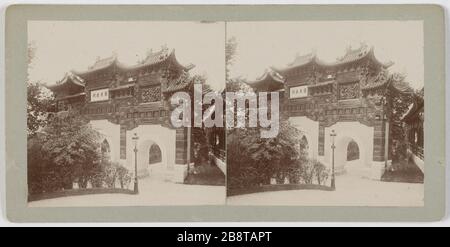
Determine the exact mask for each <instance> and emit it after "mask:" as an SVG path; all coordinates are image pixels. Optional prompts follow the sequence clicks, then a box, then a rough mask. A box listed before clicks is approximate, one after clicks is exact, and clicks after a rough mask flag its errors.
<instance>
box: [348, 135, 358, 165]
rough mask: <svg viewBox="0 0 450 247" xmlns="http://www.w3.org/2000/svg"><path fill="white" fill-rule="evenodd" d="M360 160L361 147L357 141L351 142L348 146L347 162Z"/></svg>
mask: <svg viewBox="0 0 450 247" xmlns="http://www.w3.org/2000/svg"><path fill="white" fill-rule="evenodd" d="M353 160H359V146H358V143H356V142H355V140H353V139H352V140H351V141H350V142H349V143H348V145H347V161H353Z"/></svg>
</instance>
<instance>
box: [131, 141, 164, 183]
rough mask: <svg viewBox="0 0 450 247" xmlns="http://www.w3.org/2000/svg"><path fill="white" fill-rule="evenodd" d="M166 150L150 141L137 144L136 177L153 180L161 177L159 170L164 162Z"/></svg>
mask: <svg viewBox="0 0 450 247" xmlns="http://www.w3.org/2000/svg"><path fill="white" fill-rule="evenodd" d="M165 152H166V150H164V148H163V146H160V145H159V143H157V142H155V141H154V140H152V139H146V140H143V141H142V142H140V143H139V144H138V153H137V155H138V176H139V177H148V176H149V175H150V176H151V177H153V178H155V177H158V176H160V175H161V176H162V174H159V173H161V170H162V169H163V164H164V162H165V159H164V155H165Z"/></svg>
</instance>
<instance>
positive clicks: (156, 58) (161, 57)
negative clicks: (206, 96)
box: [72, 47, 195, 77]
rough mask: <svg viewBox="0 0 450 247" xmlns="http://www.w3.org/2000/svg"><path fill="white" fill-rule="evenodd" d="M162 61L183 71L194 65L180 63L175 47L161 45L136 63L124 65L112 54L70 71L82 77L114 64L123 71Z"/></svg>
mask: <svg viewBox="0 0 450 247" xmlns="http://www.w3.org/2000/svg"><path fill="white" fill-rule="evenodd" d="M164 62H172V63H173V64H174V65H175V66H177V67H179V68H180V69H182V70H184V71H188V70H190V69H192V68H194V67H195V66H194V65H192V64H189V65H186V66H185V65H182V64H180V63H179V62H178V60H177V59H176V56H175V49H172V50H169V49H168V48H167V47H163V48H161V50H159V51H157V52H152V51H150V52H149V53H148V54H147V57H146V58H145V59H144V60H143V61H141V62H140V63H138V64H134V65H125V64H123V63H121V62H119V61H118V59H117V55H116V54H113V55H112V56H110V57H107V58H102V59H100V58H98V59H97V61H96V62H95V63H94V64H93V65H92V66H89V67H88V69H87V70H85V71H72V73H74V74H77V75H79V76H81V77H83V76H85V75H87V74H91V73H93V72H96V71H99V70H103V69H106V68H109V67H113V66H116V67H117V68H119V69H120V70H123V71H132V70H135V69H139V68H143V67H147V66H152V65H157V64H161V63H164Z"/></svg>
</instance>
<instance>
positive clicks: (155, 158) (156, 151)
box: [148, 143, 162, 165]
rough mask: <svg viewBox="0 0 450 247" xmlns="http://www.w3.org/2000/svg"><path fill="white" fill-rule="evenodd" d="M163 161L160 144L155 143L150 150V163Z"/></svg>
mask: <svg viewBox="0 0 450 247" xmlns="http://www.w3.org/2000/svg"><path fill="white" fill-rule="evenodd" d="M161 161H162V154H161V149H160V148H159V146H158V144H156V143H153V144H152V145H151V146H150V148H149V150H148V164H149V165H153V164H158V163H161Z"/></svg>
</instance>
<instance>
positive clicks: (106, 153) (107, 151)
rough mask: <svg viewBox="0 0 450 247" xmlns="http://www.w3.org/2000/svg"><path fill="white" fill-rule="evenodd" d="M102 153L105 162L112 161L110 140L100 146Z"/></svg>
mask: <svg viewBox="0 0 450 247" xmlns="http://www.w3.org/2000/svg"><path fill="white" fill-rule="evenodd" d="M100 151H101V154H102V160H103V161H109V160H110V159H111V147H110V145H109V142H108V140H106V139H104V140H103V142H102V143H101V144H100Z"/></svg>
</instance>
